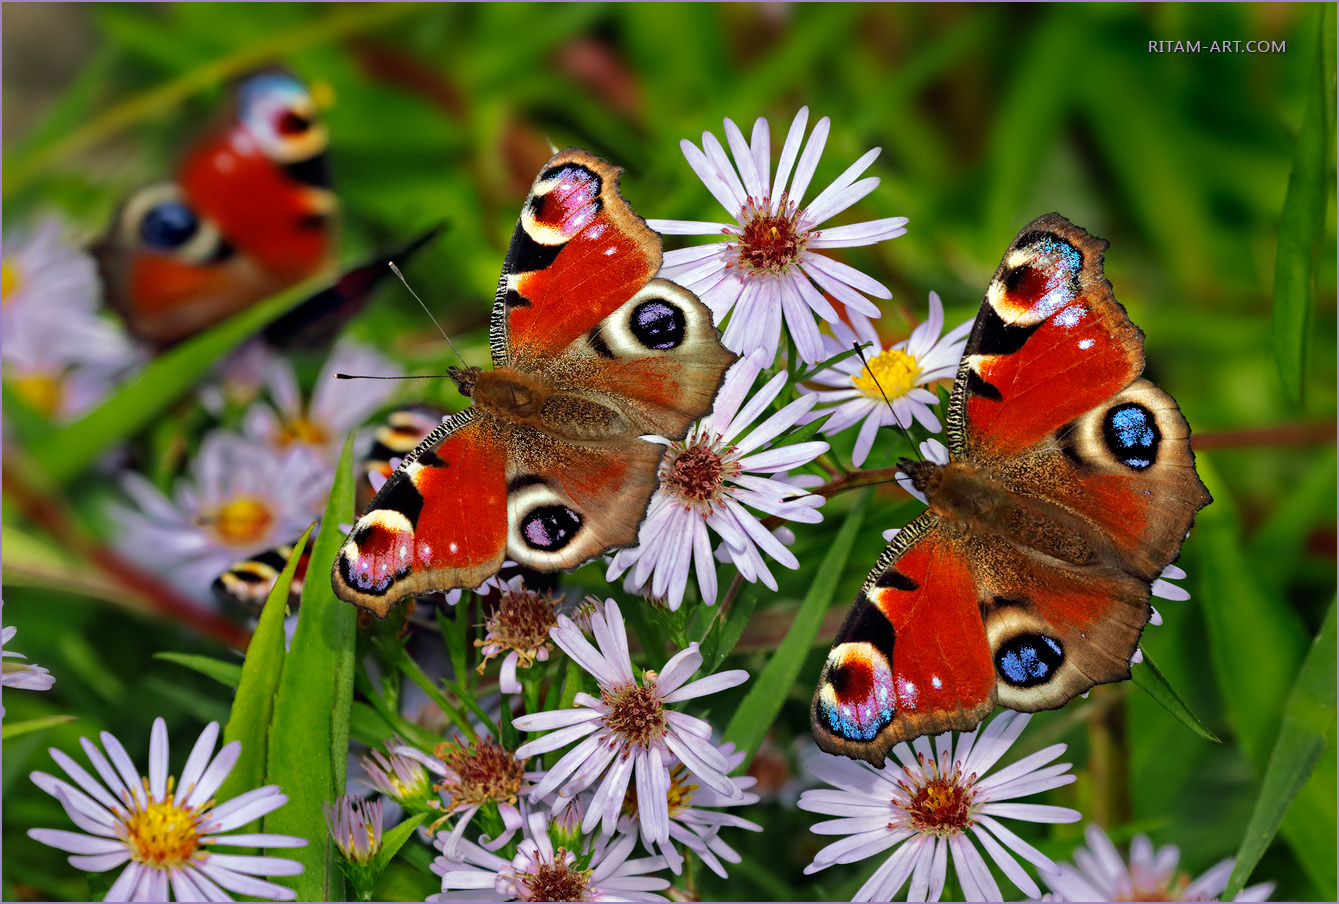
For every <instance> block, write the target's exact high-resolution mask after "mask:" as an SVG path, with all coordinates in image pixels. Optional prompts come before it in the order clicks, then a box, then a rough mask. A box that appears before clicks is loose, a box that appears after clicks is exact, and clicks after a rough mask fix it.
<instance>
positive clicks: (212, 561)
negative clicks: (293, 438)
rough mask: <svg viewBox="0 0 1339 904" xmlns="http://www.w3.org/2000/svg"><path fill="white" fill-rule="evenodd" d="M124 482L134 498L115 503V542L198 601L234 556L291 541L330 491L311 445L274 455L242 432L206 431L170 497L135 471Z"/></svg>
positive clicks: (324, 470)
mask: <svg viewBox="0 0 1339 904" xmlns="http://www.w3.org/2000/svg"><path fill="white" fill-rule="evenodd" d="M121 486H122V488H123V489H124V490H125V492H126V493H127V494H128V495H129V496H130V497H131V500H132V501H133V502H134V503H135V507H134V508H131V507H129V506H124V505H113V506H112V507H111V509H110V514H111V517H112V520H113V521H114V522H116V524H117V526H118V528H119V530H117V531H116V533H115V543H116V546H117V548H118V549H119V550H120V551H121V552H122V553H123V554H124V555H125V556H127V557H128V558H130V559H133V560H134V561H136V562H139V563H140V564H142V565H144V566H145V567H147V568H149V569H151V570H153V571H156V572H159V573H162V574H164V575H165V576H167V577H168V579H169V580H171V581H172V583H173V584H175V585H176V586H177V587H178V588H180V589H181V590H182V591H184V592H186V593H188V594H190V595H191V596H192V597H194V598H196V599H198V600H200V601H201V602H212V600H213V596H212V593H211V591H210V584H211V582H212V581H213V580H214V579H215V578H216V577H218V576H219V575H220V574H222V573H223V572H224V571H226V570H228V569H229V568H231V567H232V566H233V565H235V564H236V563H237V562H238V561H240V560H242V559H245V558H248V557H250V556H253V555H255V554H256V553H260V552H263V551H265V550H267V549H272V548H274V547H276V546H279V545H282V544H285V543H292V542H293V541H294V538H296V537H299V536H301V535H302V532H303V531H304V530H306V529H307V527H308V526H309V525H310V524H311V523H312V521H314V520H315V519H316V518H317V516H318V515H319V514H320V512H321V510H322V509H323V508H324V506H325V500H326V497H327V496H328V495H329V488H330V472H329V470H328V469H327V468H326V466H325V465H324V463H322V462H321V461H320V460H319V459H317V458H316V456H315V455H313V454H312V452H311V450H309V449H300V448H295V449H291V450H289V451H288V452H286V453H282V454H281V453H278V452H275V451H274V450H272V449H270V448H268V447H266V446H264V445H260V444H257V443H253V442H249V441H247V440H245V439H242V438H241V437H239V436H236V435H233V434H229V433H224V432H215V433H211V434H209V435H208V436H206V437H205V439H204V442H202V443H201V444H200V450H199V453H198V454H197V455H196V456H195V458H194V459H193V460H192V461H191V475H190V477H189V478H187V479H183V480H181V481H179V482H178V484H177V488H176V492H175V494H174V495H173V498H172V499H171V500H169V499H167V498H166V497H164V496H163V494H162V493H160V492H159V491H158V489H157V488H156V487H154V485H153V484H151V483H150V482H149V481H148V480H147V479H145V478H144V477H142V476H141V475H139V474H136V473H134V472H127V473H125V474H124V475H123V476H122V478H121Z"/></svg>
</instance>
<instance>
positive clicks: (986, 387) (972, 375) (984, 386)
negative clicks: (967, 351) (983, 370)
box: [967, 367, 1004, 402]
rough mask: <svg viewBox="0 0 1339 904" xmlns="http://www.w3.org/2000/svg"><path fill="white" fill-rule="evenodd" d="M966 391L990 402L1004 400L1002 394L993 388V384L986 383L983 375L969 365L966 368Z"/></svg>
mask: <svg viewBox="0 0 1339 904" xmlns="http://www.w3.org/2000/svg"><path fill="white" fill-rule="evenodd" d="M967 391H968V392H970V393H971V394H972V395H975V396H980V397H981V398H983V399H990V400H991V401H992V402H1003V401H1004V395H1003V394H1002V393H1001V392H1000V391H999V390H998V389H996V388H995V384H993V383H987V382H986V380H985V378H984V377H982V376H981V375H980V374H979V373H977V372H976V371H975V370H973V369H972V368H970V367H969V368H967Z"/></svg>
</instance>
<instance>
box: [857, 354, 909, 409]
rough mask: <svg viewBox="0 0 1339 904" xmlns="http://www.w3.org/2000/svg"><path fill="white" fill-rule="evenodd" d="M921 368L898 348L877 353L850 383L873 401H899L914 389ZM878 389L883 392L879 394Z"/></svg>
mask: <svg viewBox="0 0 1339 904" xmlns="http://www.w3.org/2000/svg"><path fill="white" fill-rule="evenodd" d="M920 372H921V368H920V365H919V364H917V363H916V359H915V358H914V357H912V356H911V355H908V354H907V353H906V352H904V351H902V350H901V349H900V348H890V349H888V351H886V352H879V353H878V354H877V355H875V356H874V359H873V360H872V361H870V362H869V363H868V364H866V365H865V369H864V370H862V371H861V372H860V375H859V376H855V377H852V378H851V382H852V383H854V384H855V385H856V388H857V389H859V390H860V391H861V392H863V393H864V394H865V395H867V396H870V397H872V398H875V399H882V398H883V397H884V396H887V397H888V401H890V402H891V401H892V400H893V399H900V398H901V397H902V396H904V395H906V394H907V393H908V392H910V391H911V390H912V389H914V388H915V387H916V377H918V376H920ZM880 389H882V390H883V391H882V392H880Z"/></svg>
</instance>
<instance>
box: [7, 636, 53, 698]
mask: <svg viewBox="0 0 1339 904" xmlns="http://www.w3.org/2000/svg"><path fill="white" fill-rule="evenodd" d="M17 633H19V629H18V628H15V627H14V626H12V625H11V626H9V627H7V628H5V629H4V633H3V640H0V646H3V647H4V653H3V659H4V669H3V672H0V679H2V680H0V684H3V685H4V686H5V687H12V688H16V689H18V690H25V691H48V690H51V685H53V684H55V683H56V679H55V678H53V677H52V676H51V673H50V672H48V671H47V670H46V669H45V668H43V667H42V666H40V665H36V664H34V663H31V662H15V661H14V660H15V659H27V658H28V657H27V656H24V655H23V654H22V653H19V652H16V651H14V650H11V649H9V642H10V641H12V640H13V639H14V635H15V634H17ZM4 714H5V708H4V707H3V706H0V716H3V715H4Z"/></svg>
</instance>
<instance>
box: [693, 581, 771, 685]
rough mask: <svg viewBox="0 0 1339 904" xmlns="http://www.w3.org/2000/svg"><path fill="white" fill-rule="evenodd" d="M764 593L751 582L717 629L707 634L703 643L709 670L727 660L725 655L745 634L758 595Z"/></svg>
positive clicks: (713, 669)
mask: <svg viewBox="0 0 1339 904" xmlns="http://www.w3.org/2000/svg"><path fill="white" fill-rule="evenodd" d="M761 595H762V590H761V589H759V587H758V585H757V584H750V585H749V586H748V588H746V589H745V590H744V591H743V592H742V593H740V594H739V597H738V598H737V599H736V600H735V601H734V603H733V604H732V605H731V606H730V611H729V612H727V613H725V616H724V617H723V618H722V619H721V622H720V624H719V625H718V626H717V629H716V630H715V631H713V632H712V633H711V634H709V635H708V636H707V640H706V641H705V642H704V643H703V644H702V650H703V652H702V660H703V667H704V668H705V669H706V671H707V672H714V671H716V670H717V669H718V668H720V667H721V663H722V662H725V657H727V656H729V655H730V652H731V651H732V650H733V649H734V648H735V644H737V643H739V638H740V637H742V636H743V635H744V628H745V627H746V626H747V625H748V623H749V616H750V615H752V614H753V609H754V607H755V606H757V605H758V597H759V596H761Z"/></svg>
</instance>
